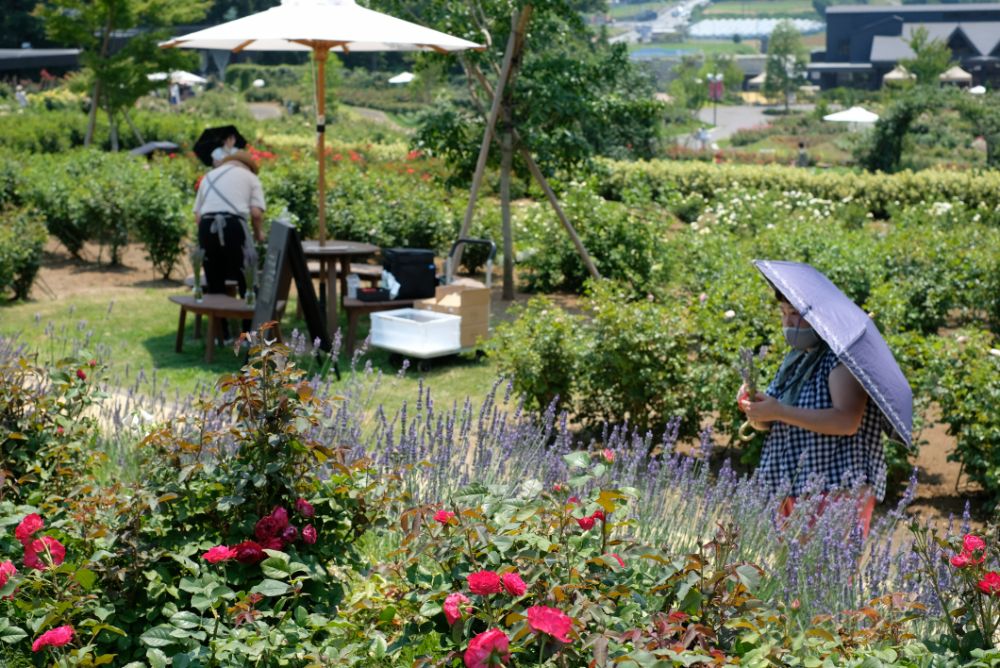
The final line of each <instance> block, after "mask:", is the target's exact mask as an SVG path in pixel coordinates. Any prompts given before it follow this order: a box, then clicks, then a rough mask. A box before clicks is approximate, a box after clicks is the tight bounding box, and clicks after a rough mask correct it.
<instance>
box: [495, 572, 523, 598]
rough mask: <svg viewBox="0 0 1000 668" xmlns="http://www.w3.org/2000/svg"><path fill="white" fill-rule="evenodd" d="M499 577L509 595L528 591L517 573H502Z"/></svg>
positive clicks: (518, 594)
mask: <svg viewBox="0 0 1000 668" xmlns="http://www.w3.org/2000/svg"><path fill="white" fill-rule="evenodd" d="M500 579H501V581H502V582H503V588H504V590H505V591H506V592H507V593H508V594H510V595H511V596H524V592H526V591H528V586H527V585H526V584H524V580H522V579H521V576H520V575H518V574H517V573H504V574H503V577H502V578H500Z"/></svg>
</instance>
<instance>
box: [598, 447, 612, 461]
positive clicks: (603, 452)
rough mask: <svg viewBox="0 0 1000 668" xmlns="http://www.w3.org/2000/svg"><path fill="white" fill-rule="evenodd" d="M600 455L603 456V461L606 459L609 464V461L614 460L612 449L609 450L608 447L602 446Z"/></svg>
mask: <svg viewBox="0 0 1000 668" xmlns="http://www.w3.org/2000/svg"><path fill="white" fill-rule="evenodd" d="M601 457H603V458H604V461H606V462H607V463H608V464H610V463H611V462H613V461H615V453H614V450H610V449H608V448H604V449H603V450H601Z"/></svg>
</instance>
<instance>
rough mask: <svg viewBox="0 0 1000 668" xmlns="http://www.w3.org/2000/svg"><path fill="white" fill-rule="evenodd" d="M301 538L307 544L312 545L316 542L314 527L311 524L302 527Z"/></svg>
mask: <svg viewBox="0 0 1000 668" xmlns="http://www.w3.org/2000/svg"><path fill="white" fill-rule="evenodd" d="M302 540H304V541H305V542H306V543H307V544H309V545H312V544H314V543H315V542H316V527H314V526H313V525H311V524H307V525H306V526H305V528H304V529H302Z"/></svg>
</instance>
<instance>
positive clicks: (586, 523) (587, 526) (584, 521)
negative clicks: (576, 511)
mask: <svg viewBox="0 0 1000 668" xmlns="http://www.w3.org/2000/svg"><path fill="white" fill-rule="evenodd" d="M576 523H577V524H579V525H580V528H581V529H583V530H584V531H590V530H591V529H593V528H594V518H593V517H578V518H577V519H576Z"/></svg>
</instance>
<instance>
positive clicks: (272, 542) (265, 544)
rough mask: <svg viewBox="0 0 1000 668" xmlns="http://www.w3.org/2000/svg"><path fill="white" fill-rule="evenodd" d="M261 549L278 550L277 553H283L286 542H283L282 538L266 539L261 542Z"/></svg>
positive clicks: (272, 537)
mask: <svg viewBox="0 0 1000 668" xmlns="http://www.w3.org/2000/svg"><path fill="white" fill-rule="evenodd" d="M260 549H262V550H276V551H277V552H281V551H282V550H284V549H285V542H284V541H283V540H281V537H280V536H271V537H270V538H265V539H264V540H262V541H261V542H260Z"/></svg>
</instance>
